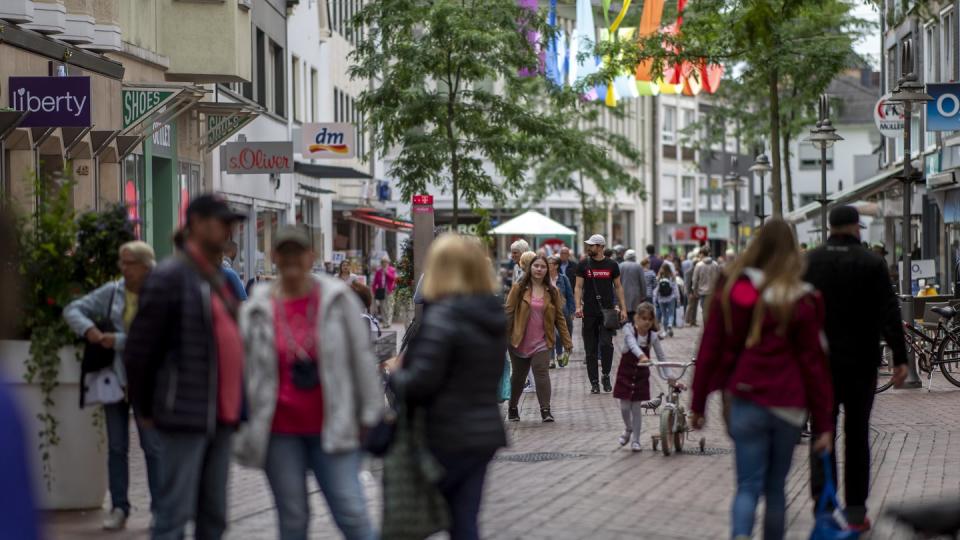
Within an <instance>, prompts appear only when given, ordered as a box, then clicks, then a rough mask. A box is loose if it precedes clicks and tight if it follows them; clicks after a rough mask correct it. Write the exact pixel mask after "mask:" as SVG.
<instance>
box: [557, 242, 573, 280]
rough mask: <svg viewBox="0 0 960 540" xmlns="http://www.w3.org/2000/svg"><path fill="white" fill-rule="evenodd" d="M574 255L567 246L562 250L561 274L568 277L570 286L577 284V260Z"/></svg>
mask: <svg viewBox="0 0 960 540" xmlns="http://www.w3.org/2000/svg"><path fill="white" fill-rule="evenodd" d="M572 255H573V254H572V253H571V252H570V248H568V247H567V246H563V247H562V248H560V273H561V274H563V275H565V276H567V279H569V280H570V285H573V284H574V283H576V282H577V259H576V257H573V256H572Z"/></svg>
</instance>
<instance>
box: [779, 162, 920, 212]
mask: <svg viewBox="0 0 960 540" xmlns="http://www.w3.org/2000/svg"><path fill="white" fill-rule="evenodd" d="M902 173H903V169H902V168H895V169H889V170H886V171H881V172H879V173H878V174H876V175H874V176H872V177H870V178H868V179H866V180H864V181H863V182H858V183H856V184H854V185H852V186H850V187H849V188H847V189H845V190H843V191H838V192H836V193H830V194H828V195H827V198H828V199H830V204H829V205H827V206H828V208H829V207H833V206H836V205H838V204H851V203H855V202H857V201H860V200H861V199H865V198H867V197H871V196H873V195H874V194H876V193H878V192H880V191H883V190H884V189H887V188H888V187H889V186H890V185H891V184H893V183H895V182H899V179H898V178H896V177H897V175H899V174H902ZM819 212H820V203H819V202H812V203H810V204H806V205H804V206H801V207H800V208H797V209H796V210H794V211H793V212H790V213H789V214H786V215H784V216H783V219H785V220H786V221H787V222H788V223H802V222H804V221H806V220H808V219H810V218H812V217H814V216H816V215H817V214H818V213H819Z"/></svg>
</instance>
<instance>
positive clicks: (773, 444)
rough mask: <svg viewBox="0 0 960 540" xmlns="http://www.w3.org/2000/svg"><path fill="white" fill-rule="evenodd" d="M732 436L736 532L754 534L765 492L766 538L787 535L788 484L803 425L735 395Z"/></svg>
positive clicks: (734, 521)
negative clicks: (758, 505) (785, 521)
mask: <svg viewBox="0 0 960 540" xmlns="http://www.w3.org/2000/svg"><path fill="white" fill-rule="evenodd" d="M730 436H731V437H733V442H734V447H735V453H736V465H737V495H736V497H734V499H733V531H732V536H733V537H736V536H738V535H744V536H748V537H749V536H752V535H753V521H754V516H755V514H756V510H757V501H758V500H759V499H760V495H761V494H763V497H764V499H765V500H766V503H767V504H766V514H765V515H764V516H763V538H764V540H777V539H780V538H783V531H784V517H785V513H786V506H787V505H786V497H785V495H784V485H785V483H786V479H787V473H788V472H790V462H791V460H792V459H793V450H794V448H795V447H796V445H797V441H799V440H800V426H795V425H793V424H790V423H788V422H787V421H785V420H783V419H782V418H779V417H778V416H776V415H774V414H773V413H772V412H771V411H770V409H767V408H766V407H761V406H760V405H756V404H754V403H751V402H749V401H747V400H744V399H739V398H734V399H733V403H732V406H731V409H730Z"/></svg>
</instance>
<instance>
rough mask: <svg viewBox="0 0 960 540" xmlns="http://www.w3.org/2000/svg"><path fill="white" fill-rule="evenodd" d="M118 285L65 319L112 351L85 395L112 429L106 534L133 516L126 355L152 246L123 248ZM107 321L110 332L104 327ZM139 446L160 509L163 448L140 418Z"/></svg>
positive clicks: (88, 380)
mask: <svg viewBox="0 0 960 540" xmlns="http://www.w3.org/2000/svg"><path fill="white" fill-rule="evenodd" d="M118 262H119V266H120V273H121V274H122V275H123V277H122V278H121V279H120V280H119V281H115V282H110V283H107V284H105V285H103V286H101V287H100V288H98V289H96V290H94V291H92V292H91V293H89V294H87V295H85V296H82V297H80V298H78V299H76V300H74V301H73V302H71V303H70V304H68V305H67V307H66V308H65V309H64V310H63V317H64V319H65V320H66V321H67V324H68V325H70V329H71V330H73V331H74V332H75V333H76V334H77V335H78V336H80V337H83V338H84V339H86V340H87V342H88V343H90V344H93V345H96V346H99V347H102V348H104V349H109V350H111V351H113V354H112V356H113V361H112V363H111V365H110V366H108V367H105V368H103V369H101V370H99V371H96V372H94V373H87V374H85V375H84V388H85V389H87V390H86V391H84V392H83V395H81V400H82V404H83V406H89V405H95V404H102V405H103V414H104V420H105V424H106V427H107V470H108V480H109V486H110V502H111V509H110V513H109V514H107V516H106V518H105V519H104V520H103V528H104V529H105V530H117V529H122V528H123V527H124V526H125V525H126V522H127V518H128V517H129V516H130V500H129V499H128V498H127V490H128V488H129V484H130V472H129V448H130V403H129V402H128V401H127V399H126V397H125V391H126V389H127V374H126V369H125V368H124V366H123V353H124V348H125V345H126V341H127V333H128V332H129V330H130V324H131V323H132V322H133V319H134V317H135V316H136V314H137V304H138V297H139V295H140V291H141V289H142V288H143V283H144V281H146V279H147V276H148V275H149V274H150V271H151V270H153V268H154V266H156V258H155V255H154V253H153V248H151V247H150V245H149V244H147V243H146V242H140V241H134V242H127V243H125V244H123V245H122V246H120V251H119V261H118ZM97 321H106V322H107V323H108V324H109V326H110V327H111V329H110V330H107V329H103V328H99V327H98V326H97ZM136 425H137V432H138V434H139V435H140V437H139V438H140V447H141V448H142V449H143V454H144V457H145V458H146V459H145V461H146V466H147V486H148V488H149V490H150V510H151V511H152V512H155V511H156V510H157V506H156V505H157V491H158V485H159V477H158V475H159V460H160V447H159V441H158V440H157V435H156V432H155V431H154V430H153V429H151V428H149V427H146V426H144V425H143V423H142V422H141V421H140V420H139V419H137V420H136Z"/></svg>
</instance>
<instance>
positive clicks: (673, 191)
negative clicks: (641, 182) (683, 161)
mask: <svg viewBox="0 0 960 540" xmlns="http://www.w3.org/2000/svg"><path fill="white" fill-rule="evenodd" d="M660 201H661V204H662V206H663V209H664V210H676V209H677V177H676V176H674V175H672V174H665V175H663V176H661V177H660Z"/></svg>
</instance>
